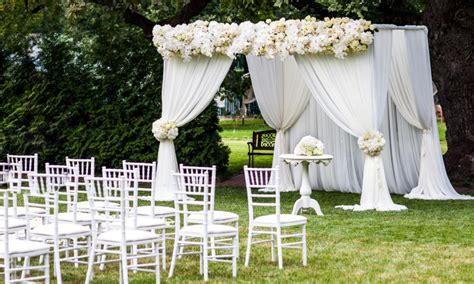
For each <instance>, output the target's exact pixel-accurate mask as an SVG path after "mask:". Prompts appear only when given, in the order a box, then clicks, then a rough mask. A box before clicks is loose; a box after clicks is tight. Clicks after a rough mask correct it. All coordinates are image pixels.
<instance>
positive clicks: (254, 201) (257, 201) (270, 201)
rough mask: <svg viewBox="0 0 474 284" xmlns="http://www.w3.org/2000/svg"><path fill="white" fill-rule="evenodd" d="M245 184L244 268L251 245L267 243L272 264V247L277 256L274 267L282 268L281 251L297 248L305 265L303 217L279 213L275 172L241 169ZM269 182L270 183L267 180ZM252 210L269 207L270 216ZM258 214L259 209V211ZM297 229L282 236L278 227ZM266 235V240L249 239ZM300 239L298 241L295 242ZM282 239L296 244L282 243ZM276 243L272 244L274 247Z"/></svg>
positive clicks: (277, 174) (304, 224)
mask: <svg viewBox="0 0 474 284" xmlns="http://www.w3.org/2000/svg"><path fill="white" fill-rule="evenodd" d="M244 175H245V184H246V187H247V196H248V207H249V234H248V239H247V251H246V254H245V266H249V262H250V250H251V246H252V244H258V243H265V242H270V243H271V252H272V261H275V252H274V251H275V247H276V248H277V253H278V267H279V268H280V269H282V268H283V248H292V249H301V250H302V254H303V257H302V258H303V265H304V266H306V262H307V257H306V222H307V220H306V218H305V217H303V216H299V215H292V214H281V212H280V188H279V170H278V168H275V169H264V168H248V167H247V166H244ZM272 176H273V177H274V178H272V182H270V178H271V177H272ZM268 188H270V189H273V192H259V191H258V190H259V189H268ZM255 207H269V208H271V211H273V212H272V213H274V214H268V215H260V216H256V214H254V213H255V210H254V208H255ZM259 211H261V210H259ZM288 227H299V228H301V233H293V234H286V235H284V234H283V233H282V228H288ZM259 235H263V236H265V235H270V237H271V238H270V240H255V241H254V240H253V237H254V236H259ZM300 238H301V240H300V241H299V240H298V239H300ZM283 239H291V240H295V239H297V240H296V241H292V242H287V243H283ZM275 242H276V244H275Z"/></svg>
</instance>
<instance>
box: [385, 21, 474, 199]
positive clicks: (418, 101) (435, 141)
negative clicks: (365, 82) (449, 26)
mask: <svg viewBox="0 0 474 284" xmlns="http://www.w3.org/2000/svg"><path fill="white" fill-rule="evenodd" d="M392 53H393V62H392V67H391V77H390V84H389V94H390V96H391V97H392V99H393V101H394V103H395V104H396V105H397V108H398V109H399V111H400V113H401V114H402V115H403V117H404V118H405V119H406V120H407V121H408V122H409V123H410V124H411V125H413V126H414V127H417V128H419V129H422V130H423V140H422V146H421V163H420V174H419V179H418V186H416V187H415V188H413V189H412V190H411V192H410V193H409V194H406V195H405V197H407V198H410V199H472V198H473V197H471V196H467V195H460V194H458V193H457V192H456V191H455V190H454V188H453V187H452V185H451V183H450V182H449V179H448V176H447V174H446V169H445V167H444V163H443V158H442V153H441V147H440V143H439V137H438V128H437V123H436V117H435V109H434V101H433V92H432V79H431V67H430V58H429V49H428V39H427V35H426V30H406V31H404V30H395V31H393V50H392Z"/></svg>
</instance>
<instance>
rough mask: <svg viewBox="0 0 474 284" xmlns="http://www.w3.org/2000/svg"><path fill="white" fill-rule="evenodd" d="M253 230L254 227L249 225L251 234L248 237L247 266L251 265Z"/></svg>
mask: <svg viewBox="0 0 474 284" xmlns="http://www.w3.org/2000/svg"><path fill="white" fill-rule="evenodd" d="M252 230H253V228H252V227H249V235H248V238H247V251H246V252H245V266H246V267H248V266H249V262H250V248H251V246H252Z"/></svg>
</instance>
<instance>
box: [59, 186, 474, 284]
mask: <svg viewBox="0 0 474 284" xmlns="http://www.w3.org/2000/svg"><path fill="white" fill-rule="evenodd" d="M298 197H299V194H298V193H296V192H292V193H283V194H282V198H281V199H282V211H283V212H285V213H288V212H290V211H291V208H292V205H293V202H294V201H295V200H296V199H297V198H298ZM313 197H314V198H316V199H318V200H319V202H320V204H321V208H322V210H323V212H324V214H325V215H324V216H316V215H314V213H311V214H306V215H305V216H306V217H308V218H309V220H308V226H307V227H308V228H307V237H308V266H307V267H303V266H302V265H301V262H300V259H301V258H300V256H301V255H300V253H299V251H296V250H285V252H284V257H283V260H284V269H283V270H279V269H278V267H277V264H276V263H272V262H271V261H270V248H269V246H268V245H256V246H255V247H254V248H253V249H252V258H251V265H250V267H249V268H246V267H244V265H243V261H244V258H243V255H244V252H245V247H246V238H247V230H248V228H247V226H248V215H247V199H246V198H247V197H246V193H245V191H244V189H243V188H218V189H217V193H216V209H223V210H229V211H233V212H236V213H238V214H239V215H240V218H241V221H240V254H241V256H242V257H241V259H240V260H239V264H238V278H237V279H235V280H234V281H233V279H232V277H231V267H230V265H228V264H214V263H212V264H211V265H210V270H209V271H210V282H213V283H228V282H253V283H265V282H277V283H294V282H316V283H341V282H342V283H347V282H351V283H353V282H357V283H362V282H363V283H370V282H394V283H414V282H424V283H431V282H434V283H453V282H464V283H473V282H474V274H473V273H472V271H473V269H474V238H473V236H474V224H473V222H472V220H474V210H472V209H473V205H474V201H420V200H418V201H414V200H408V199H405V198H403V197H401V196H392V197H393V199H394V201H395V202H397V203H399V204H404V205H406V206H407V207H408V208H409V210H407V211H405V212H397V213H394V212H392V213H388V212H385V213H384V212H373V211H370V212H351V211H343V210H341V209H335V208H334V206H336V205H341V204H355V203H358V201H359V198H360V196H359V195H357V194H344V193H335V192H333V193H328V192H314V193H313ZM171 252H172V242H169V243H168V249H167V254H168V256H170V255H171ZM168 263H169V259H168ZM63 268H64V269H63V279H64V280H65V283H83V281H84V277H85V271H86V268H85V266H80V267H79V268H78V269H76V268H74V267H73V266H72V265H68V264H65V265H63ZM165 274H166V273H163V276H162V282H166V283H190V282H202V277H201V276H200V275H199V262H198V259H197V258H196V257H185V258H183V259H180V260H178V262H177V267H176V273H175V276H174V277H173V278H172V279H167V278H166V276H165ZM130 278H131V283H153V281H154V279H153V277H152V276H151V275H150V274H147V273H137V274H133V273H131V274H130ZM117 279H118V266H116V265H108V266H107V267H106V271H105V272H102V273H100V272H99V270H98V269H96V277H95V281H94V283H117Z"/></svg>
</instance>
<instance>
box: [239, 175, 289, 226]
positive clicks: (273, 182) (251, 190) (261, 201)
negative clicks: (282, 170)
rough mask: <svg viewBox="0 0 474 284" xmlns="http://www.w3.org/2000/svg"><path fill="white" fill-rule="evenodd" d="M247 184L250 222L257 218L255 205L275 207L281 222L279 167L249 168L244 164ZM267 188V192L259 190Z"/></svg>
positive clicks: (278, 219)
mask: <svg viewBox="0 0 474 284" xmlns="http://www.w3.org/2000/svg"><path fill="white" fill-rule="evenodd" d="M244 175H245V186H246V188H247V198H248V206H249V218H250V222H253V220H254V219H255V215H254V207H273V208H274V209H275V214H276V215H277V223H280V189H279V169H278V167H277V168H248V167H247V166H244ZM261 189H266V190H265V192H262V191H259V190H261Z"/></svg>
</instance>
